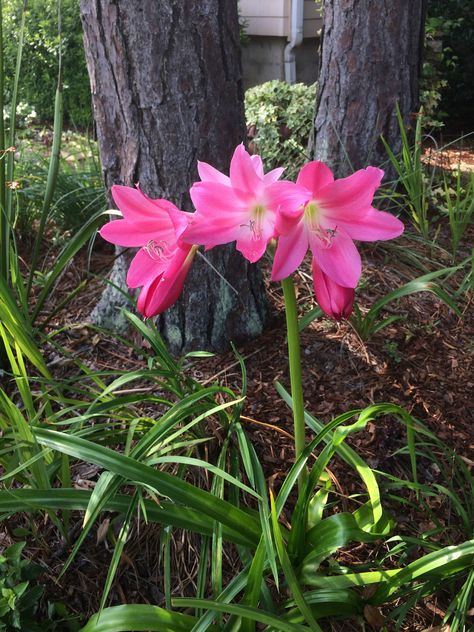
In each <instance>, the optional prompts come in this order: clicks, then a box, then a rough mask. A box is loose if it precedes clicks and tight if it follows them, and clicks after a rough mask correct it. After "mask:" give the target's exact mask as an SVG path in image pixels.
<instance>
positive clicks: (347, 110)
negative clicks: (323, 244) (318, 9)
mask: <svg viewBox="0 0 474 632" xmlns="http://www.w3.org/2000/svg"><path fill="white" fill-rule="evenodd" d="M425 5H426V0H416V1H414V0H324V28H323V35H322V40H321V53H320V72H319V87H318V93H317V97H316V118H315V123H314V135H315V144H314V157H315V158H316V159H317V160H322V161H324V162H326V163H327V164H329V165H330V166H331V167H332V168H333V169H334V170H335V172H336V173H337V175H338V176H344V175H347V174H348V173H349V172H350V171H352V170H353V169H360V168H362V167H365V166H367V165H368V164H369V163H370V164H373V165H382V164H383V163H384V162H386V160H387V156H386V153H385V151H384V148H383V145H382V143H381V141H380V135H383V136H384V138H385V139H386V140H387V142H388V143H389V145H390V146H391V147H392V149H394V150H395V151H398V150H399V149H400V147H401V141H400V134H399V128H398V124H397V120H396V116H395V106H396V103H397V102H398V104H399V106H400V111H401V113H402V115H403V118H404V120H405V122H407V123H408V121H409V118H410V114H411V113H413V112H416V111H417V109H418V103H419V101H418V98H419V78H420V71H421V53H422V47H423V30H424V18H425V9H426V7H425ZM351 166H352V168H351Z"/></svg>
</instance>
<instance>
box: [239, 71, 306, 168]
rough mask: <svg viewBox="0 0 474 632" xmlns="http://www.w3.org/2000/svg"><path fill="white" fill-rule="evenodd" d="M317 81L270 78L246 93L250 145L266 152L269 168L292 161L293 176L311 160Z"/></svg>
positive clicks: (266, 163) (289, 164) (263, 154)
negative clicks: (309, 148) (292, 81)
mask: <svg viewBox="0 0 474 632" xmlns="http://www.w3.org/2000/svg"><path fill="white" fill-rule="evenodd" d="M315 93H316V85H315V84H313V85H311V86H306V85H304V84H302V83H296V84H293V85H290V84H288V83H286V82H284V81H277V80H275V81H267V82H266V83H263V84H261V85H259V86H255V87H253V88H250V89H249V90H247V92H246V93H245V112H246V119H247V128H248V134H249V137H250V139H251V143H250V149H251V150H252V149H253V150H254V151H255V153H258V154H260V155H261V156H262V159H263V162H264V164H265V167H266V168H267V169H273V168H275V167H279V166H281V165H282V164H286V165H288V167H287V169H286V170H285V177H287V178H292V177H294V176H295V175H296V173H297V172H298V170H299V169H300V167H301V166H302V165H303V164H304V163H305V162H306V161H307V160H308V155H307V146H308V139H309V135H310V133H311V129H312V122H313V112H314V101H315Z"/></svg>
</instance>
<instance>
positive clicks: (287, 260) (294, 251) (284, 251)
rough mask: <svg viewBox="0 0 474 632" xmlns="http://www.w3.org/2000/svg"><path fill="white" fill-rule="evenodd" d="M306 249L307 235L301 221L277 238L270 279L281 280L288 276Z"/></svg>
mask: <svg viewBox="0 0 474 632" xmlns="http://www.w3.org/2000/svg"><path fill="white" fill-rule="evenodd" d="M307 250H308V235H307V232H306V229H305V226H304V224H303V222H299V223H298V224H296V226H294V228H293V230H292V232H290V233H288V234H287V235H283V236H281V237H279V239H278V246H277V249H276V252H275V258H274V260H273V268H272V280H273V281H281V280H282V279H286V277H288V276H290V274H292V273H293V272H294V271H295V270H296V268H297V267H298V266H299V265H300V263H301V262H302V261H303V259H304V256H305V254H306V251H307Z"/></svg>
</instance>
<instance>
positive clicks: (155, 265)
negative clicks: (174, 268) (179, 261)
mask: <svg viewBox="0 0 474 632" xmlns="http://www.w3.org/2000/svg"><path fill="white" fill-rule="evenodd" d="M169 265H170V253H168V257H167V256H162V257H161V259H158V258H157V257H156V256H155V257H154V255H153V252H152V251H149V250H147V249H146V248H141V249H140V250H139V251H138V252H137V254H136V255H135V256H134V257H133V259H132V261H131V262H130V267H129V269H128V273H127V285H128V287H130V288H134V287H140V286H142V285H148V284H149V283H151V281H153V279H155V278H156V277H157V276H160V275H161V274H163V272H164V271H165V270H166V268H167V267H168V266H169Z"/></svg>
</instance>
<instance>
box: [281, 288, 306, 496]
mask: <svg viewBox="0 0 474 632" xmlns="http://www.w3.org/2000/svg"><path fill="white" fill-rule="evenodd" d="M281 286H282V288H283V296H284V298H285V313H286V330H287V334H288V335H287V338H288V358H289V363H290V385H291V398H292V400H293V425H294V435H295V458H298V457H299V456H300V454H301V453H302V452H303V449H304V446H305V425H304V399H303V385H302V382H301V349H300V332H299V329H298V309H297V305H296V294H295V286H294V283H293V279H292V277H287V278H286V279H283V281H282V282H281ZM305 479H306V469H304V470H302V472H301V474H300V476H299V478H298V486H299V488H300V489H301V487H302V485H303V483H304V482H305Z"/></svg>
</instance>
